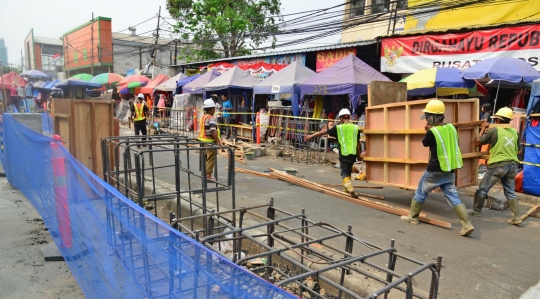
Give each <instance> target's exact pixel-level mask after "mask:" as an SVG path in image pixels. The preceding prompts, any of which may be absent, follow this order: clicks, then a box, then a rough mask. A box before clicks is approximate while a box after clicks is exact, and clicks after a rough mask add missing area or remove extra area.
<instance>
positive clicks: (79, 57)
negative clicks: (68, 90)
mask: <svg viewBox="0 0 540 299" xmlns="http://www.w3.org/2000/svg"><path fill="white" fill-rule="evenodd" d="M111 28H112V27H111V19H110V18H105V17H96V18H94V20H92V21H89V22H86V23H84V24H82V25H80V26H79V27H77V28H75V29H72V30H70V31H68V32H66V33H64V35H63V36H62V39H63V41H64V49H63V53H64V71H65V72H66V73H67V75H68V77H69V76H73V75H76V74H80V73H88V74H92V70H93V74H92V75H97V74H100V73H107V72H113V46H112V32H111Z"/></svg>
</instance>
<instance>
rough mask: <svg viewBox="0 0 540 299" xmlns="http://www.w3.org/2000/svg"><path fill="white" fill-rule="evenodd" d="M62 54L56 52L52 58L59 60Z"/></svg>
mask: <svg viewBox="0 0 540 299" xmlns="http://www.w3.org/2000/svg"><path fill="white" fill-rule="evenodd" d="M61 56H62V54H60V53H56V54H54V55H53V56H52V59H54V60H58V58H60V57H61Z"/></svg>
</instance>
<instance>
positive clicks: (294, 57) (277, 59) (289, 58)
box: [233, 53, 306, 69]
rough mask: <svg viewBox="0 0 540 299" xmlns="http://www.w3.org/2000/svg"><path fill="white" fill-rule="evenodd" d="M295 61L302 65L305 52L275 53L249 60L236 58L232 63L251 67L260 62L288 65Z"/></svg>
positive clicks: (241, 66) (304, 59) (304, 62)
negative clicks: (274, 54)
mask: <svg viewBox="0 0 540 299" xmlns="http://www.w3.org/2000/svg"><path fill="white" fill-rule="evenodd" d="M296 61H300V62H301V63H302V65H306V54H305V53H302V54H288V55H276V56H268V57H261V58H255V59H250V60H237V61H234V62H233V63H234V64H236V65H237V66H239V67H240V68H242V69H248V68H251V66H252V65H256V64H260V63H263V62H264V63H267V64H273V65H289V64H291V63H293V62H296Z"/></svg>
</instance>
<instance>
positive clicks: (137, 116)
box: [131, 93, 148, 148]
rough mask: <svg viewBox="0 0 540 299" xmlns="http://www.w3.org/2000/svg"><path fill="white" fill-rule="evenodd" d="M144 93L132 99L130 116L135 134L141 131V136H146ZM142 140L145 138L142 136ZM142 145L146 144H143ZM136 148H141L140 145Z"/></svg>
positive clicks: (146, 113) (146, 109) (146, 110)
mask: <svg viewBox="0 0 540 299" xmlns="http://www.w3.org/2000/svg"><path fill="white" fill-rule="evenodd" d="M143 100H144V95H143V94H142V93H139V95H138V96H137V97H136V98H135V100H134V101H133V106H131V118H132V119H133V128H134V130H135V136H139V133H141V134H142V135H143V136H146V133H147V131H146V117H147V115H148V107H147V106H146V105H145V104H144V103H143ZM142 140H146V138H143V139H142ZM143 146H146V144H144V145H143ZM137 148H141V146H140V145H137Z"/></svg>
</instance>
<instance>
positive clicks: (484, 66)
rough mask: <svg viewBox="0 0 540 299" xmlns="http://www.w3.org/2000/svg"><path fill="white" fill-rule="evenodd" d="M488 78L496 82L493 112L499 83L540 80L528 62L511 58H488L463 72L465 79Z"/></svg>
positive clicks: (538, 74) (539, 74)
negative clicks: (497, 82)
mask: <svg viewBox="0 0 540 299" xmlns="http://www.w3.org/2000/svg"><path fill="white" fill-rule="evenodd" d="M485 77H488V78H490V79H492V80H498V81H499V84H498V85H497V94H496V95H495V104H494V105H493V111H497V110H496V107H497V98H498V96H499V89H500V87H501V81H506V82H512V83H521V82H522V81H524V82H526V83H529V84H530V83H532V81H534V80H536V79H539V78H540V73H538V71H537V70H536V69H535V68H534V67H532V66H531V65H530V64H529V63H528V62H526V61H524V60H521V59H517V58H512V57H494V58H488V59H485V60H482V61H480V62H478V63H477V64H475V65H473V66H471V67H470V68H469V69H467V70H465V71H464V72H463V78H465V79H484V78H485Z"/></svg>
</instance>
